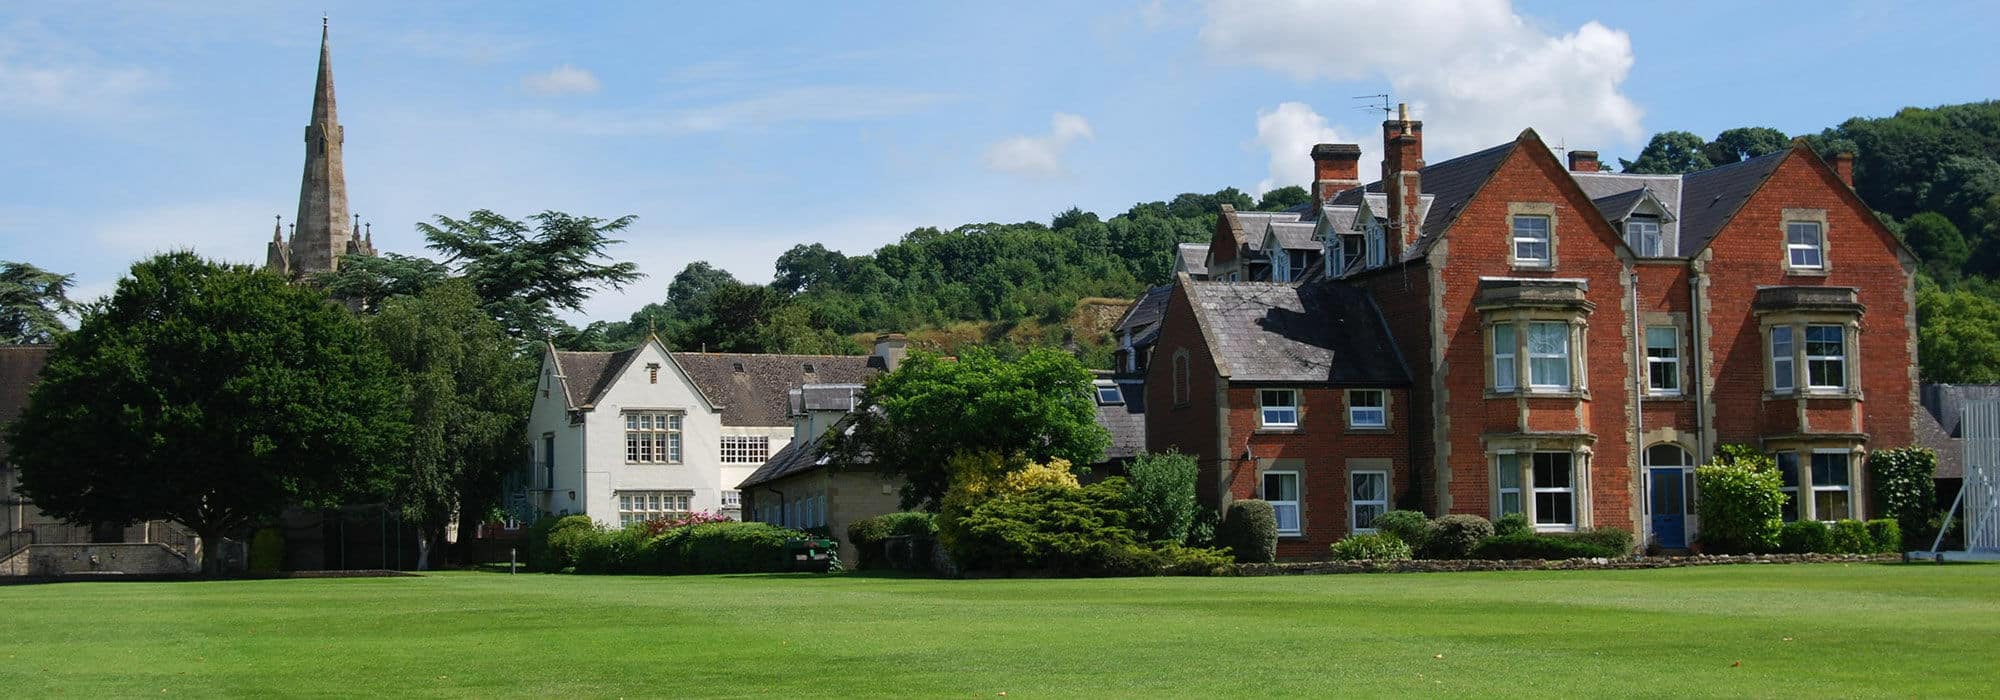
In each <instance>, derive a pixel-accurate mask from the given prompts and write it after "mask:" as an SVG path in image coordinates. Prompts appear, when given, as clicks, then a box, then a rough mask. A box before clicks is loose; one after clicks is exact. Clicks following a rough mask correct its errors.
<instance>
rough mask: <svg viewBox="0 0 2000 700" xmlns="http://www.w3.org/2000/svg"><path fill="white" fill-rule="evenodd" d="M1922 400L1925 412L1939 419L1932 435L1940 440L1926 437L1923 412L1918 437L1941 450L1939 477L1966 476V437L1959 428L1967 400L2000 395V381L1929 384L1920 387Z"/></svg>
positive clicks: (1931, 446)
mask: <svg viewBox="0 0 2000 700" xmlns="http://www.w3.org/2000/svg"><path fill="white" fill-rule="evenodd" d="M1918 397H1919V401H1920V402H1921V403H1922V404H1923V407H1924V413H1925V414H1926V415H1928V416H1929V417H1930V418H1931V419H1932V420H1934V421H1936V423H1937V431H1938V432H1937V433H1934V434H1932V435H1930V436H1928V437H1929V438H1930V439H1931V440H1932V441H1935V442H1936V443H1937V444H1928V443H1926V441H1925V438H1926V437H1927V436H1926V435H1925V432H1926V429H1925V426H1924V421H1922V420H1921V418H1923V416H1919V417H1918V418H1919V419H1920V420H1918V421H1917V441H1918V442H1919V443H1925V444H1924V446H1925V447H1929V448H1931V449H1932V450H1935V451H1936V452H1937V453H1938V468H1937V478H1940V479H1960V478H1964V476H1965V465H1964V464H1963V454H1961V450H1962V448H1961V447H1960V445H1961V444H1962V440H1963V439H1964V437H1965V434H1964V433H1963V432H1962V431H1960V430H1959V425H1958V422H1959V418H1960V417H1961V416H1962V415H1963V414H1964V411H1965V402H1966V401H1969V400H1974V399H2000V384H1925V385H1923V386H1922V387H1920V388H1919V389H1918Z"/></svg>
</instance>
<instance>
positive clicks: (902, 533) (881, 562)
mask: <svg viewBox="0 0 2000 700" xmlns="http://www.w3.org/2000/svg"><path fill="white" fill-rule="evenodd" d="M892 537H907V538H909V539H910V540H911V541H912V544H913V545H915V548H917V549H920V550H922V551H926V552H928V551H930V543H933V542H936V541H937V520H936V517H935V516H933V515H931V514H930V513H922V512H910V513H889V514H886V515H878V516H875V517H872V518H862V519H860V520H856V521H854V522H853V523H852V524H850V525H848V526H847V542H848V543H849V544H852V545H854V548H855V550H856V551H858V552H859V555H858V556H859V561H857V562H855V568H859V569H869V568H879V567H884V566H888V565H889V564H890V558H889V555H888V551H887V549H886V546H887V545H888V543H889V539H890V538H892Z"/></svg>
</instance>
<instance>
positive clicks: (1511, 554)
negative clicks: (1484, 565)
mask: <svg viewBox="0 0 2000 700" xmlns="http://www.w3.org/2000/svg"><path fill="white" fill-rule="evenodd" d="M1627 537H1628V541H1629V537H1630V536H1629V535H1628V536H1627ZM1627 553H1628V550H1623V549H1612V548H1610V547H1606V546H1604V545H1603V544H1601V543H1599V542H1594V541H1592V540H1591V539H1590V538H1583V537H1561V536H1554V535H1549V534H1535V533H1525V534H1514V535H1502V536H1495V537H1491V538H1488V539H1487V540H1486V541H1485V542H1481V543H1479V546H1478V547H1477V548H1475V549H1473V551H1472V558H1474V559H1579V558H1606V559H1610V558H1616V557H1622V556H1625V555H1626V554H1627Z"/></svg>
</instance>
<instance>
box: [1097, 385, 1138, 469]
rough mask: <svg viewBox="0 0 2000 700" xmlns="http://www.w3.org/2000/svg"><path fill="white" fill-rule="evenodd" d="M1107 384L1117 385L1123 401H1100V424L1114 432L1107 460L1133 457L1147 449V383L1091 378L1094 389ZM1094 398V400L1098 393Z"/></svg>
mask: <svg viewBox="0 0 2000 700" xmlns="http://www.w3.org/2000/svg"><path fill="white" fill-rule="evenodd" d="M1107 386H1115V387H1118V391H1119V394H1120V396H1121V397H1122V400H1121V401H1119V402H1117V403H1105V402H1103V401H1098V402H1097V425H1098V426H1100V427H1102V428H1104V431H1105V432H1108V433H1110V434H1111V444H1110V446H1108V447H1105V448H1104V461H1105V462H1112V461H1116V460H1121V459H1131V458H1133V457H1136V456H1138V455H1139V453H1141V452H1144V451H1146V383H1145V382H1144V381H1140V380H1136V379H1134V380H1126V381H1118V380H1113V379H1109V378H1105V377H1099V378H1097V379H1095V380H1093V381H1092V386H1091V391H1092V392H1093V393H1094V392H1096V391H1097V390H1098V389H1099V388H1102V387H1107ZM1091 398H1092V399H1093V400H1094V399H1096V396H1092V397H1091Z"/></svg>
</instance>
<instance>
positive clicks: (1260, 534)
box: [1215, 499, 1278, 564]
mask: <svg viewBox="0 0 2000 700" xmlns="http://www.w3.org/2000/svg"><path fill="white" fill-rule="evenodd" d="M1215 544H1216V546H1218V547H1225V548H1228V549H1229V552H1230V553H1231V554H1234V555H1236V561H1239V562H1244V563H1250V564H1262V563H1266V562H1270V561H1272V560H1275V559H1277V558H1278V513H1277V511H1275V510H1272V509H1271V503H1270V502H1269V501H1260V500H1256V499H1242V500H1236V501H1230V502H1229V512H1228V513H1227V514H1226V515H1224V516H1223V518H1222V524H1220V525H1217V526H1216V528H1215Z"/></svg>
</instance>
